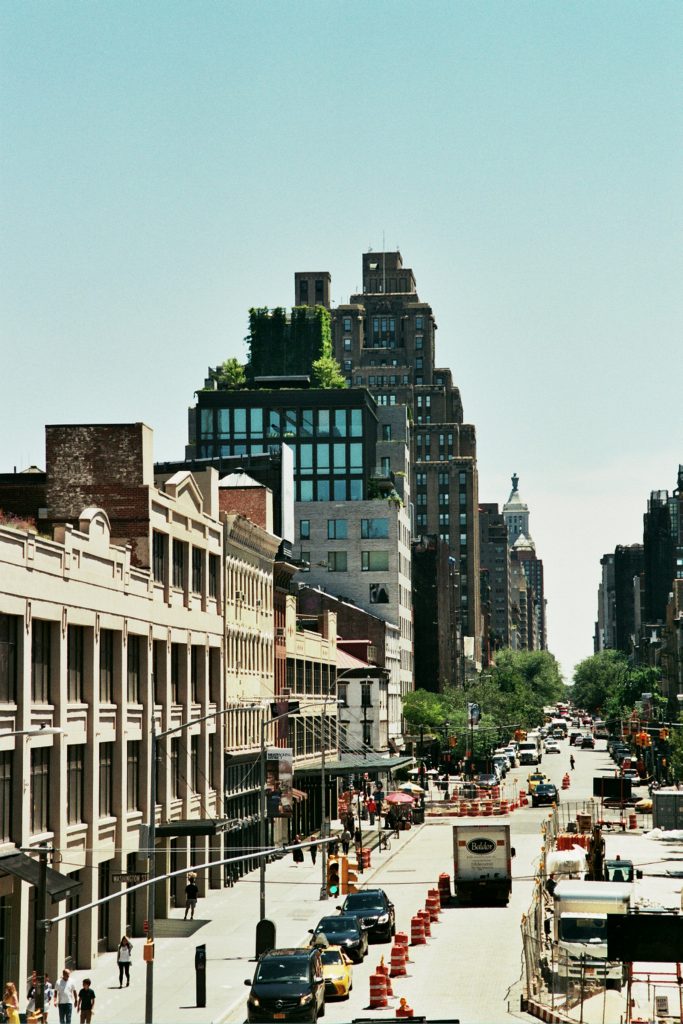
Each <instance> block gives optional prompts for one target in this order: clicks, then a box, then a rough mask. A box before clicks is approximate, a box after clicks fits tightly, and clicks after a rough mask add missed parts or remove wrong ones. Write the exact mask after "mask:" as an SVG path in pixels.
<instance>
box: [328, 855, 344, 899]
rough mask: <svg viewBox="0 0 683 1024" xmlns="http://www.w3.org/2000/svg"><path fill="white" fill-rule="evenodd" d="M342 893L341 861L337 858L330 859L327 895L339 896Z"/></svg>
mask: <svg viewBox="0 0 683 1024" xmlns="http://www.w3.org/2000/svg"><path fill="white" fill-rule="evenodd" d="M340 892H341V888H340V882H339V861H338V860H337V858H336V857H330V858H329V860H328V862H327V894H328V896H338V895H339V893H340Z"/></svg>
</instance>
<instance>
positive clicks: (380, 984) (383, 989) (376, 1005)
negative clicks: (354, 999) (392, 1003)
mask: <svg viewBox="0 0 683 1024" xmlns="http://www.w3.org/2000/svg"><path fill="white" fill-rule="evenodd" d="M388 1005H389V999H388V993H387V979H386V978H385V976H384V975H383V974H371V975H370V1009H371V1010H378V1009H380V1008H381V1007H383V1006H388Z"/></svg>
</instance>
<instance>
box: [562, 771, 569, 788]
mask: <svg viewBox="0 0 683 1024" xmlns="http://www.w3.org/2000/svg"><path fill="white" fill-rule="evenodd" d="M562 789H569V776H568V775H567V773H566V772H565V774H564V775H563V776H562Z"/></svg>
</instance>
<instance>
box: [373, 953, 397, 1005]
mask: <svg viewBox="0 0 683 1024" xmlns="http://www.w3.org/2000/svg"><path fill="white" fill-rule="evenodd" d="M375 973H376V974H383V975H384V977H385V978H386V981H387V995H388V996H393V994H394V990H393V988H392V987H391V976H390V974H389V968H388V967H387V965H386V964H385V963H384V957H383V956H382V957H380V960H379V963H378V964H377V967H376V969H375Z"/></svg>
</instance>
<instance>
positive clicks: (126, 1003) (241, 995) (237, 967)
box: [50, 829, 419, 1024]
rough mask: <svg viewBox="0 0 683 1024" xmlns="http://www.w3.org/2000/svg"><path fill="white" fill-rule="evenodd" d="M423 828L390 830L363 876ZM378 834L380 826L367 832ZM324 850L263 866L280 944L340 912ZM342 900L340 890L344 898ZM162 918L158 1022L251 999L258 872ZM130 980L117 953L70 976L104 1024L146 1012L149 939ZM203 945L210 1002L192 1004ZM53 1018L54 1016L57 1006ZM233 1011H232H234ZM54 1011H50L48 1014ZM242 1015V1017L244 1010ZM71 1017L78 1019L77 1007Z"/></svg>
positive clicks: (194, 1019) (137, 1023)
mask: <svg viewBox="0 0 683 1024" xmlns="http://www.w3.org/2000/svg"><path fill="white" fill-rule="evenodd" d="M418 831H419V829H413V830H412V831H410V832H402V833H401V837H404V838H400V839H394V838H393V837H392V850H390V851H389V852H383V853H378V852H377V851H376V850H374V849H373V853H372V858H373V867H372V868H371V869H370V870H369V871H366V872H365V873H364V874H363V875H361V876H360V877H361V878H362V879H363V880H365V881H366V882H367V880H368V879H371V878H372V877H373V875H374V873H375V871H376V870H377V866H378V865H380V864H384V863H386V861H387V860H388V859H389V858H390V857H391V856H392V855H393V854H394V853H395V852H396V851H398V850H401V849H402V848H403V846H404V845H405V842H406V840H409V839H410V838H411V837H414V836H415V835H416V834H417V832H418ZM365 835H367V838H368V839H369V838H370V836H371V835H372V837H373V839H374V841H376V838H377V832H376V831H374V832H373V833H370V832H369V831H368V832H367V833H364V836H365ZM321 880H322V867H321V858H320V854H318V859H317V861H316V863H315V865H313V864H312V863H311V858H310V855H309V854H308V852H307V853H306V857H305V860H304V863H303V864H300V865H298V866H297V865H296V864H294V862H293V861H292V858H291V856H289V855H288V856H287V857H285V858H283V859H282V860H278V861H274V862H273V863H271V864H268V865H267V867H266V917H268V918H269V919H270V920H272V921H273V922H274V923H275V925H276V929H277V932H276V942H277V945H278V946H280V947H286V946H301V945H305V944H306V943H307V942H308V939H309V935H308V928H310V927H313V926H314V925H315V923H316V922H317V920H318V918H319V917H322V916H323V915H324V914H326V913H335V907H336V903H337V901H336V900H334V899H332V898H330V899H329V900H326V901H325V900H320V887H321ZM339 901H341V898H340V899H339ZM170 915H171V916H170V917H169V918H168V919H167V920H165V921H157V931H156V936H155V954H156V955H155V962H154V1024H176V1022H178V1021H182V1022H183V1024H209V1022H212V1024H219V1022H222V1021H226V1020H227V1019H228V1018H229V1017H231V1016H232V1019H233V1020H235V1019H238V1018H236V1017H235V1016H234V1010H235V1009H236V1008H237V1006H238V1004H239V1003H240V1002H242V1001H243V1000H246V997H247V994H248V990H247V988H246V986H245V984H244V980H245V979H246V978H249V979H251V977H252V975H253V973H254V954H255V944H256V924H257V921H258V918H259V873H258V871H252V872H250V873H249V874H248V875H245V876H244V878H242V879H240V881H239V882H237V883H236V885H235V886H233V887H232V888H230V889H221V890H209V894H208V895H207V897H206V898H204V899H200V900H199V902H198V903H197V909H196V912H195V919H194V921H184V920H183V915H184V909H174V910H171V912H170ZM132 942H133V963H132V965H131V972H130V977H131V981H130V987H129V988H125V987H124V988H122V989H119V980H118V968H117V966H116V953H105V954H103V955H102V956H101V957H99V959H98V961H97V966H96V967H93V968H91V969H90V970H76V971H75V972H74V976H73V981H74V983H75V984H76V987H77V988H80V987H81V982H82V980H83V978H84V977H89V978H90V979H91V981H92V988H93V989H94V990H95V992H96V996H97V1001H96V1006H95V1010H96V1013H95V1020H96V1021H97V1022H98V1024H100V1022H102V1024H108V1022H110V1021H111V1022H121V1021H125V1022H128V1024H142V1022H143V1021H144V1019H145V974H146V969H147V966H146V964H145V963H144V962H143V960H142V947H143V945H144V939H142V938H137V939H133V940H132ZM202 944H205V945H206V1007H203V1008H198V1007H197V1006H196V1005H195V1001H196V991H195V970H194V955H195V947H196V946H198V945H202ZM124 985H125V982H124ZM53 1011H54V1020H55V1021H56V1019H57V1014H56V1010H55V1009H54V1008H53ZM231 1011H233V1013H232V1014H231ZM50 1016H51V1018H52V1017H53V1013H52V1012H51V1014H50ZM239 1019H243V1018H239ZM73 1020H77V1017H76V1015H74V1017H73Z"/></svg>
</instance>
